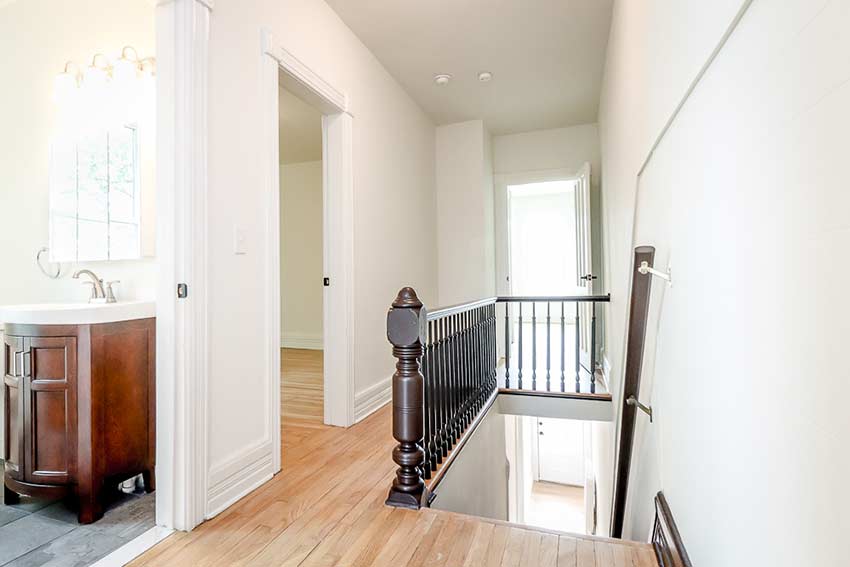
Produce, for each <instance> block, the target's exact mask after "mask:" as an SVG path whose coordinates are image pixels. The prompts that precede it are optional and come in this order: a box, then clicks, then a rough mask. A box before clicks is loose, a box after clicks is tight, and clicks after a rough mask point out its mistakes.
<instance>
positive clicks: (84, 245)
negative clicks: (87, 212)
mask: <svg viewBox="0 0 850 567" xmlns="http://www.w3.org/2000/svg"><path fill="white" fill-rule="evenodd" d="M108 226H109V225H108V224H107V223H104V222H92V221H87V220H82V219H80V220H79V221H78V223H77V227H78V230H77V239H78V240H77V242H78V245H77V247H78V256H79V257H78V260H80V261H83V260H106V259H108V258H109V254H108V249H107V247H108V244H109V238H108V236H109V234H108V233H107V227H108Z"/></svg>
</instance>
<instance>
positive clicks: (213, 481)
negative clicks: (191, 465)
mask: <svg viewBox="0 0 850 567" xmlns="http://www.w3.org/2000/svg"><path fill="white" fill-rule="evenodd" d="M272 450H273V447H272V446H271V443H270V442H268V441H266V442H265V443H262V444H261V445H258V446H255V447H252V448H248V449H246V450H245V451H242V452H241V453H239V454H237V455H234V456H233V457H231V458H230V459H228V460H227V461H226V462H224V463H222V464H220V465H216V466H215V467H213V468H212V469H210V476H209V488H208V489H207V513H206V518H207V519H210V518H212V517H214V516H216V515H218V514H219V513H221V512H223V511H224V510H225V509H227V508H228V507H230V506H231V505H232V504H234V503H235V502H237V501H238V500H239V499H241V498H243V497H244V496H245V495H247V494H248V493H250V492H252V491H254V490H255V489H256V488H258V487H259V486H260V485H262V484H263V483H265V482H266V481H268V480H270V479H271V478H272V476H274V471H273V470H272V469H273V460H274V459H273V458H272V457H273V456H272ZM277 450H278V451H279V450H280V449H279V448H278V449H277Z"/></svg>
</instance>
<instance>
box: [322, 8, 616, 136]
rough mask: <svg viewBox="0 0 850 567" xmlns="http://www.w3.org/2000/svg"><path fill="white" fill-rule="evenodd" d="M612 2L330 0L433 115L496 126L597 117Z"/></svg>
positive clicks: (511, 128)
mask: <svg viewBox="0 0 850 567" xmlns="http://www.w3.org/2000/svg"><path fill="white" fill-rule="evenodd" d="M612 3H613V0H427V1H419V2H400V1H399V0H359V1H356V2H354V1H352V0H328V4H330V5H331V7H332V8H333V9H334V10H335V11H336V12H337V14H339V16H340V17H341V18H342V19H343V20H344V21H345V23H346V24H348V26H349V27H350V28H351V29H352V30H353V31H354V33H355V34H357V36H358V37H359V38H360V40H361V41H363V43H365V44H366V46H367V47H368V48H369V49H370V50H371V51H372V53H374V54H375V56H376V57H377V58H378V59H379V60H380V61H381V63H383V65H384V66H385V67H386V68H387V69H388V70H389V72H390V73H391V74H392V75H393V76H394V77H395V78H396V80H398V81H399V83H401V85H402V86H403V87H404V88H405V90H406V91H407V92H408V93H409V94H410V95H411V96H412V97H413V98H414V99H415V100H416V101H417V102H418V103H419V104H420V105H421V106H422V108H423V109H424V110H425V111H426V112H427V113H428V114H429V115H430V116H431V117H432V118H433V119H434V121H436V122H437V124H450V123H453V122H459V121H463V120H471V119H483V120H484V121H485V122H486V124H487V126H488V127H489V128H490V130H491V131H492V132H493V133H494V134H506V133H513V132H524V131H530V130H538V129H542V128H555V127H561V126H570V125H575V124H586V123H590V122H596V115H597V109H598V100H599V92H600V88H601V83H602V69H603V65H604V61H605V47H606V45H607V43H608V28H609V26H610V20H611V6H612ZM480 71H490V72H491V73H493V80H492V81H491V82H489V83H480V82H479V81H478V73H479V72H480ZM438 73H448V74H451V75H452V76H453V79H452V81H451V83H450V84H449V85H447V86H445V87H438V86H437V85H435V84H434V81H433V78H434V75H436V74H438Z"/></svg>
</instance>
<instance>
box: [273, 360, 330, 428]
mask: <svg viewBox="0 0 850 567" xmlns="http://www.w3.org/2000/svg"><path fill="white" fill-rule="evenodd" d="M323 356H324V351H321V350H307V349H296V348H282V349H280V414H281V416H282V417H283V418H284V419H286V418H294V419H303V420H306V421H314V422H317V423H322V417H323V415H324V379H323V376H324V374H323V372H324V360H323V358H322V357H323Z"/></svg>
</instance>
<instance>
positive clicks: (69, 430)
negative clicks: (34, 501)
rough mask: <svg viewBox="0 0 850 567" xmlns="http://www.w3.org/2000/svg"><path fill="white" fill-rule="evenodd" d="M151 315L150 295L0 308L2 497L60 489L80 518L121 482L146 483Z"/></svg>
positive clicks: (150, 439) (150, 477)
mask: <svg viewBox="0 0 850 567" xmlns="http://www.w3.org/2000/svg"><path fill="white" fill-rule="evenodd" d="M154 316H155V307H154V304H153V303H151V302H127V303H115V304H103V305H95V304H92V305H89V304H79V305H76V304H74V305H49V304H46V305H30V306H16V307H8V308H0V321H3V322H4V336H3V360H4V363H5V365H4V366H5V372H4V377H3V391H2V394H3V396H4V401H5V404H4V406H5V409H4V415H3V427H4V428H5V432H6V435H5V442H4V445H5V446H4V447H3V448H2V454H3V459H4V461H5V471H4V490H5V498H6V502H10V501H14V500H15V499H17V498H18V495H19V494H23V495H29V496H37V497H53V498H59V497H67V498H69V499H71V501H72V502H75V503H76V504H77V505H78V510H79V516H78V517H79V521H80V522H81V523H84V524H87V523H91V522H94V521H96V520H97V519H99V518H100V517H101V516H102V515H103V504H104V497H105V496H106V495H107V494H108V491H109V490H115V489H116V487H117V484H118V483H120V482H121V481H124V480H126V479H128V478H131V477H133V476H136V475H138V474H142V475H143V478H144V482H145V489H146V490H147V491H148V492H150V491H152V490H154V482H155V481H154V462H155V460H154V458H155V421H156V419H155V364H156V358H155V342H156V341H155V333H156V326H155V318H154Z"/></svg>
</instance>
